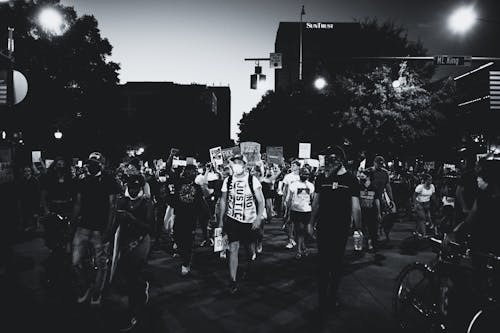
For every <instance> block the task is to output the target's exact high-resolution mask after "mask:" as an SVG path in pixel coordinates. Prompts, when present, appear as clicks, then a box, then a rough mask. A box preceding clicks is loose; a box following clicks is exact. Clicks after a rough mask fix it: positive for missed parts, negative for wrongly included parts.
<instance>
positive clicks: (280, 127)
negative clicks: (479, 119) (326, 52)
mask: <svg viewBox="0 0 500 333" xmlns="http://www.w3.org/2000/svg"><path fill="white" fill-rule="evenodd" d="M374 22H375V21H367V22H365V23H364V25H363V26H362V36H363V39H365V38H366V40H367V46H366V47H367V51H366V52H368V50H369V48H370V47H373V48H374V51H373V52H374V53H373V55H380V54H382V55H390V54H391V50H393V51H394V53H392V55H402V54H403V55H404V53H402V52H407V53H406V55H407V54H412V55H423V54H425V50H424V49H423V47H422V46H421V44H419V43H409V42H408V41H407V39H406V36H405V35H402V33H403V30H402V29H400V28H396V27H395V26H394V25H393V24H391V23H386V24H384V25H382V26H377V25H376V24H375V23H374ZM368 41H369V42H368ZM377 41H381V44H382V45H383V47H382V48H380V47H379V44H378V43H377ZM405 50H406V51H405ZM331 66H333V63H332V64H331ZM433 72H434V69H433V67H432V66H430V65H429V64H422V63H402V64H401V63H397V64H391V63H389V64H383V63H380V62H365V63H359V62H358V63H351V64H347V65H346V66H345V67H344V68H342V70H339V68H338V66H337V68H336V70H335V71H334V69H333V68H331V69H330V70H329V72H328V74H329V81H330V84H329V86H328V87H327V89H325V90H324V91H323V92H318V91H314V90H311V89H305V88H304V87H300V86H299V87H294V88H291V89H289V90H288V91H278V92H270V93H268V94H266V95H265V96H264V97H263V98H262V100H261V102H260V103H258V105H257V106H256V107H255V108H253V109H252V110H251V111H250V112H249V113H246V114H244V115H243V117H242V119H241V121H240V123H239V127H240V133H239V138H240V141H241V140H250V139H252V140H255V141H258V142H260V143H262V144H264V145H271V144H272V145H282V144H284V146H285V152H286V153H288V154H289V155H296V154H297V143H298V142H312V143H313V148H316V151H320V150H321V149H322V148H324V147H325V146H328V145H331V144H344V143H346V144H347V145H348V146H349V147H347V148H349V149H350V150H353V152H360V151H363V150H367V151H371V152H374V153H375V152H378V153H385V154H387V153H390V154H398V155H400V154H406V153H409V152H411V151H412V150H413V151H416V150H419V148H421V147H420V144H421V143H422V142H425V141H426V140H429V139H430V138H433V137H436V135H437V133H439V129H440V126H443V125H444V121H445V112H444V111H446V110H447V109H446V108H447V107H446V106H447V105H453V101H452V99H450V98H449V94H450V93H451V90H452V89H451V88H450V84H451V83H450V82H447V85H442V84H438V85H431V84H430V82H431V81H430V79H431V77H432V74H433ZM398 77H401V78H402V79H404V80H405V83H404V84H402V85H401V87H399V88H394V87H393V81H394V80H396V79H397V78H398ZM443 88H444V89H443ZM448 109H449V108H448ZM446 115H447V116H451V114H450V112H448V113H446Z"/></svg>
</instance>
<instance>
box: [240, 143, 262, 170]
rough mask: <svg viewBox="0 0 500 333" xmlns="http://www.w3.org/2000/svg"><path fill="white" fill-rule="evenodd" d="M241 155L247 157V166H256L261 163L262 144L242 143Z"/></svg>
mask: <svg viewBox="0 0 500 333" xmlns="http://www.w3.org/2000/svg"><path fill="white" fill-rule="evenodd" d="M240 148H241V154H242V155H243V156H245V157H246V160H247V166H250V167H252V166H256V165H258V164H259V163H260V161H261V156H260V143H257V142H242V143H240Z"/></svg>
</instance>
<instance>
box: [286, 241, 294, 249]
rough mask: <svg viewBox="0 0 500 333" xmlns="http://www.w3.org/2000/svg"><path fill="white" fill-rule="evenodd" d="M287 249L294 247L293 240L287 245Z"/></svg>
mask: <svg viewBox="0 0 500 333" xmlns="http://www.w3.org/2000/svg"><path fill="white" fill-rule="evenodd" d="M285 247H286V248H287V249H293V244H292V242H288V244H286V245H285Z"/></svg>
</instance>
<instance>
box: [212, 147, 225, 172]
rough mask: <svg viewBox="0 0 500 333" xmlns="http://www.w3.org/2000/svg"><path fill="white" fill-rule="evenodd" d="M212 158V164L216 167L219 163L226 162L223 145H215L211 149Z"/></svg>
mask: <svg viewBox="0 0 500 333" xmlns="http://www.w3.org/2000/svg"><path fill="white" fill-rule="evenodd" d="M210 160H211V161H212V165H213V166H214V167H218V166H219V165H222V164H224V160H223V159H222V148H221V147H215V148H212V149H210Z"/></svg>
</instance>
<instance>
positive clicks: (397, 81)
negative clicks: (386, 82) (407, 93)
mask: <svg viewBox="0 0 500 333" xmlns="http://www.w3.org/2000/svg"><path fill="white" fill-rule="evenodd" d="M392 87H393V88H394V89H398V88H399V87H401V81H399V79H398V80H394V81H392Z"/></svg>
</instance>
